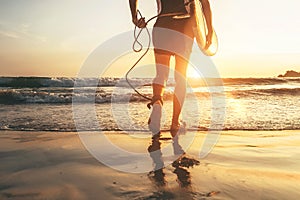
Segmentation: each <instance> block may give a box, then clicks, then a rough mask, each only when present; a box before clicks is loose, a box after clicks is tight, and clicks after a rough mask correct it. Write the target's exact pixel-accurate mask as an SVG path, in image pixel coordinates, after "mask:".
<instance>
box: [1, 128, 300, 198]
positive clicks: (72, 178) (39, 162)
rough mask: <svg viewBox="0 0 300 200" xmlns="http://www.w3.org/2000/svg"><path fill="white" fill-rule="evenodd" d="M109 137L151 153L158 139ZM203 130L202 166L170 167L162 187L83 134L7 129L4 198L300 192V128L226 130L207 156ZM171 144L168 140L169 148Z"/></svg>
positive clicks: (194, 153)
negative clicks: (92, 145)
mask: <svg viewBox="0 0 300 200" xmlns="http://www.w3.org/2000/svg"><path fill="white" fill-rule="evenodd" d="M85 134H86V135H88V134H90V135H94V134H97V133H95V132H86V133H85ZM101 134H106V135H108V136H109V137H108V138H110V140H111V141H112V142H113V143H114V141H118V142H116V143H115V144H116V145H118V146H120V147H121V148H123V149H126V148H127V149H126V150H127V151H132V150H133V149H134V151H138V152H147V147H148V146H149V144H150V143H151V138H150V137H149V138H132V136H128V135H126V134H121V133H119V132H113V131H110V132H103V133H101ZM166 134H168V133H166ZM186 134H189V133H186ZM195 135H196V138H195V140H194V142H193V143H192V145H191V146H190V148H188V149H187V151H186V155H187V156H189V157H191V158H194V159H196V160H198V161H200V164H199V165H195V166H193V167H190V168H186V167H180V168H176V167H174V166H172V165H165V167H164V168H163V173H164V176H163V179H164V181H163V182H164V183H165V184H161V182H159V181H158V180H157V179H155V177H153V174H152V175H151V173H124V172H120V171H117V170H114V169H111V168H109V167H108V166H105V165H103V164H102V163H100V162H99V161H98V160H96V159H95V158H94V157H93V156H92V155H91V154H90V153H89V152H88V151H87V149H86V148H85V147H84V145H83V144H82V142H81V140H80V137H79V136H78V134H77V133H76V132H55V131H52V132H46V131H32V132H30V131H1V132H0V137H1V139H0V143H1V144H0V155H1V165H0V176H1V179H0V199H30V200H34V199H297V198H298V197H299V195H300V191H299V188H300V182H299V179H300V170H299V169H300V135H299V131H297V130H293V131H223V132H222V133H221V136H220V138H219V141H218V143H217V144H216V146H215V147H214V148H213V150H212V152H211V153H210V154H209V155H208V156H207V157H205V158H202V159H200V158H199V157H198V151H199V145H201V143H202V142H203V139H204V138H205V136H206V135H207V133H206V132H205V131H203V132H201V131H198V132H196V133H195ZM166 137H167V135H166ZM116 138H117V140H116ZM132 140H134V141H135V142H132ZM168 142H170V141H168V140H162V141H161V143H162V145H164V143H168ZM118 143H119V144H118ZM100 145H101V144H100ZM116 156H117V155H116ZM120 159H121V158H120ZM130 164H131V163H128V165H130ZM150 167H151V166H150ZM152 173H153V172H152Z"/></svg>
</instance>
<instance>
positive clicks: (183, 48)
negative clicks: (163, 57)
mask: <svg viewBox="0 0 300 200" xmlns="http://www.w3.org/2000/svg"><path fill="white" fill-rule="evenodd" d="M193 38H194V33H193V26H192V20H191V18H187V19H173V18H172V17H161V18H158V19H157V20H156V23H155V24H154V28H153V31H152V39H153V46H154V52H155V53H157V54H167V55H178V54H179V55H181V56H182V57H185V58H188V57H189V55H190V54H191V51H192V46H193V40H194V39H193Z"/></svg>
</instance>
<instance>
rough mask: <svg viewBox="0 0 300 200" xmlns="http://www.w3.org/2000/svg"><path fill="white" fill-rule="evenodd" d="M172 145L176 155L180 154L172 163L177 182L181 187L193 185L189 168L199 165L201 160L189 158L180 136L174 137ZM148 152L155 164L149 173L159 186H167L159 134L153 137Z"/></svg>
mask: <svg viewBox="0 0 300 200" xmlns="http://www.w3.org/2000/svg"><path fill="white" fill-rule="evenodd" d="M172 145H173V153H174V155H179V158H177V159H176V160H175V161H174V162H173V163H172V167H174V168H175V169H174V170H173V173H174V174H176V176H177V182H178V183H179V186H180V187H183V188H185V187H189V186H190V185H191V176H190V172H189V171H188V170H187V169H188V168H190V167H193V166H195V165H199V164H200V162H199V161H198V160H196V159H194V158H189V157H188V156H187V155H186V154H185V152H184V150H183V149H182V147H181V145H180V143H179V137H178V136H175V137H174V138H172ZM148 152H149V154H150V157H151V159H152V161H153V164H154V168H153V171H151V172H150V173H149V174H148V175H149V177H150V178H151V180H153V182H154V183H155V184H156V185H157V186H165V185H166V184H167V182H166V179H165V176H166V174H165V173H164V167H165V166H164V161H163V159H162V155H163V154H162V151H161V142H160V138H159V136H158V137H153V138H152V143H151V144H150V146H149V147H148Z"/></svg>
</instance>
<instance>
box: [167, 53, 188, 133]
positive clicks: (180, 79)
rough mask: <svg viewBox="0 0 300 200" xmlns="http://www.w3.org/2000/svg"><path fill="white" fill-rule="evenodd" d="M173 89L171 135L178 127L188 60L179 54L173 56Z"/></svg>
mask: <svg viewBox="0 0 300 200" xmlns="http://www.w3.org/2000/svg"><path fill="white" fill-rule="evenodd" d="M175 61H176V64H175V72H174V73H175V74H174V77H175V82H176V83H175V90H174V96H173V118H172V124H171V135H172V137H175V136H176V134H177V132H178V129H179V125H180V124H179V115H180V113H181V109H182V106H183V103H184V100H185V95H186V70H187V66H188V61H187V60H185V59H184V58H182V57H180V56H175Z"/></svg>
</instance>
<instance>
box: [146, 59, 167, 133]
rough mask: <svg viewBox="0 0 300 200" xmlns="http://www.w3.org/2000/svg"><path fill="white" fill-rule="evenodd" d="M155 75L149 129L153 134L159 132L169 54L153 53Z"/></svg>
mask: <svg viewBox="0 0 300 200" xmlns="http://www.w3.org/2000/svg"><path fill="white" fill-rule="evenodd" d="M155 62H156V77H155V78H154V80H153V84H152V88H153V98H152V102H151V104H152V112H151V115H150V119H149V129H150V131H151V132H152V134H153V135H156V134H158V133H160V128H161V127H160V123H161V117H162V104H163V93H164V87H165V84H166V82H167V80H168V77H169V70H170V69H169V65H170V55H168V54H159V53H155Z"/></svg>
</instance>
